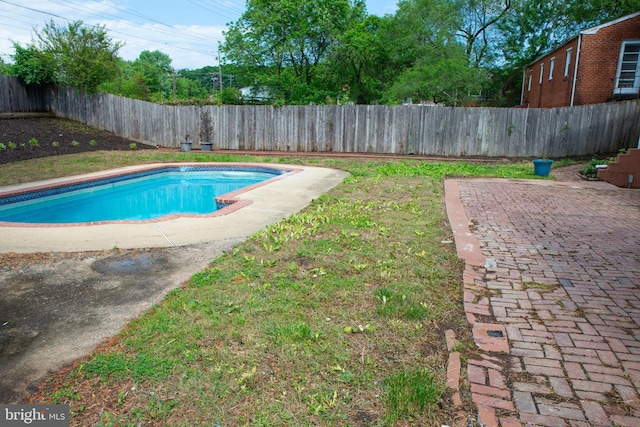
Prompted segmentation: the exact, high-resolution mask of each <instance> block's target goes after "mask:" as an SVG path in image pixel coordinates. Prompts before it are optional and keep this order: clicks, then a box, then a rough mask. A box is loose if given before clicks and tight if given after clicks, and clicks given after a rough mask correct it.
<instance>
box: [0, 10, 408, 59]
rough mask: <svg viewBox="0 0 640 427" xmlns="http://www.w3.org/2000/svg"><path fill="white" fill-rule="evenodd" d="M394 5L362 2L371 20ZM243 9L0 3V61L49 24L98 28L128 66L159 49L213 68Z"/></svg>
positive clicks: (25, 43)
mask: <svg viewBox="0 0 640 427" xmlns="http://www.w3.org/2000/svg"><path fill="white" fill-rule="evenodd" d="M397 1H398V0H366V4H367V10H368V12H369V14H371V15H378V16H383V15H385V14H393V13H394V12H395V10H396V8H397V7H396V4H397ZM244 10H245V1H244V0H179V1H176V0H121V1H111V0H103V1H99V0H30V1H28V2H26V1H24V0H0V58H2V60H3V61H4V62H5V63H10V62H11V55H13V54H14V49H13V43H14V42H16V43H18V44H19V45H21V46H26V45H27V44H29V43H31V41H32V40H33V38H34V36H35V35H34V29H35V30H36V31H40V30H41V29H42V28H43V27H44V25H45V24H46V23H47V22H49V21H51V20H53V21H55V22H56V24H57V25H62V26H66V25H67V23H68V22H72V21H78V20H81V21H83V22H84V23H85V24H87V25H102V26H104V27H105V29H106V30H107V33H108V35H109V37H111V39H112V40H113V41H120V42H124V46H123V47H122V48H121V49H120V50H119V51H118V55H119V56H120V57H121V58H123V59H125V60H128V61H131V60H134V59H136V58H137V57H138V56H139V55H140V52H142V51H143V50H150V51H154V50H159V51H161V52H164V53H166V54H167V55H169V57H171V59H172V64H171V65H172V66H173V68H175V69H184V68H188V69H196V68H201V67H204V66H207V65H217V64H218V58H217V55H218V53H217V52H218V45H219V43H221V42H222V41H223V40H224V36H223V34H222V32H223V31H225V30H226V29H227V24H228V23H229V22H235V21H237V20H238V19H239V18H240V16H241V15H242V13H243V12H244Z"/></svg>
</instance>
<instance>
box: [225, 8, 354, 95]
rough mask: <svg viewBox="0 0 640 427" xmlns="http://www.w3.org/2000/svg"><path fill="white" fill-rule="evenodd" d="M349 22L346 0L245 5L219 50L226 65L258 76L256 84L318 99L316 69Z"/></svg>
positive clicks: (350, 16)
mask: <svg viewBox="0 0 640 427" xmlns="http://www.w3.org/2000/svg"><path fill="white" fill-rule="evenodd" d="M361 3H362V1H361V0H356V4H361ZM352 17H353V15H352V5H351V3H350V2H349V0H276V1H273V0H248V1H247V10H246V11H245V13H244V14H243V15H242V17H241V18H240V19H239V20H238V21H237V22H235V23H232V24H231V25H230V27H229V31H227V32H226V33H225V43H224V45H223V46H222V50H223V52H224V53H225V58H226V60H228V61H231V62H232V63H234V64H236V65H239V66H242V67H250V68H253V69H254V70H260V71H263V73H257V74H255V76H254V77H255V82H254V83H255V84H256V85H268V86H269V87H271V88H273V89H276V90H277V91H278V92H279V93H280V96H281V97H283V98H284V99H287V100H289V101H293V102H305V101H306V99H307V98H308V96H309V95H311V94H313V93H314V92H315V93H316V95H318V94H317V90H318V89H319V88H320V87H321V86H322V85H321V84H318V80H317V79H318V77H319V75H320V67H321V66H322V65H323V61H325V59H326V58H327V57H328V55H329V54H330V52H331V49H332V47H333V46H334V43H335V41H336V40H337V39H338V37H339V36H340V34H342V33H343V32H344V31H345V30H346V29H347V28H348V25H349V19H350V18H352ZM314 86H315V90H314ZM319 96H321V95H319Z"/></svg>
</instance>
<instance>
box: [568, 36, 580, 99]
mask: <svg viewBox="0 0 640 427" xmlns="http://www.w3.org/2000/svg"><path fill="white" fill-rule="evenodd" d="M581 44H582V33H580V34H579V35H578V49H577V50H578V51H577V52H576V65H575V68H574V70H573V85H572V87H571V104H569V107H573V101H574V100H575V97H576V82H577V81H578V62H580V45H581Z"/></svg>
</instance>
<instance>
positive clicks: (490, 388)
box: [444, 179, 521, 427]
mask: <svg viewBox="0 0 640 427" xmlns="http://www.w3.org/2000/svg"><path fill="white" fill-rule="evenodd" d="M459 182H460V180H459V179H446V180H445V183H444V186H445V206H446V212H447V217H448V219H449V224H450V226H451V230H452V231H453V235H454V241H455V245H456V251H457V254H458V257H459V258H460V259H462V260H463V261H464V263H465V267H464V271H463V293H464V298H463V304H464V310H465V314H466V317H467V321H468V322H469V324H470V325H471V327H472V329H473V340H474V342H475V344H476V347H477V348H478V349H479V350H480V353H479V354H480V358H479V359H469V361H468V363H467V366H466V369H467V374H468V379H469V384H470V389H471V390H470V391H471V400H472V401H473V403H475V404H476V405H477V408H478V410H477V415H478V422H479V423H480V425H482V426H491V427H494V426H495V427H516V426H518V427H520V426H521V423H520V421H519V420H518V417H517V412H516V410H515V406H514V404H513V401H512V399H511V391H510V390H509V389H508V387H507V381H506V378H505V376H504V373H503V372H505V371H506V370H507V364H506V362H505V361H504V360H503V359H501V358H500V357H499V355H501V354H509V343H508V340H507V331H506V329H505V327H504V325H501V324H499V323H497V322H496V321H495V318H494V316H493V314H492V313H491V309H490V307H489V298H488V297H487V288H486V285H483V283H482V279H483V275H484V273H486V264H487V261H488V260H486V259H485V257H484V256H483V254H482V249H481V248H480V242H479V241H478V239H477V237H476V236H475V235H474V234H473V233H472V232H471V228H470V226H469V225H470V221H469V218H468V217H467V214H466V212H465V210H464V205H463V204H462V200H461V198H460V188H459ZM450 339H451V337H447V347H448V348H449V352H450V354H449V365H448V366H449V369H448V370H447V385H448V386H449V387H451V388H453V389H454V398H453V400H454V405H455V406H457V407H461V406H462V401H461V400H459V398H460V394H459V382H460V376H461V370H462V366H461V363H460V353H459V352H452V351H451V350H452V347H453V346H452V347H449V340H450ZM453 339H454V340H455V337H453ZM456 386H457V387H456ZM456 397H457V399H456Z"/></svg>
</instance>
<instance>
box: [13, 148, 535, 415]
mask: <svg viewBox="0 0 640 427" xmlns="http://www.w3.org/2000/svg"><path fill="white" fill-rule="evenodd" d="M65 157H68V158H65V159H55V160H53V161H51V159H40V160H33V161H29V162H21V163H29V165H30V167H29V168H24V169H22V170H23V171H25V173H26V172H27V170H29V169H30V172H29V176H30V178H31V179H41V178H42V177H43V175H46V174H48V173H49V171H50V169H49V168H52V169H55V170H56V172H55V173H56V174H67V173H69V171H70V170H73V173H74V174H75V173H82V172H88V171H90V170H97V169H107V168H112V167H118V166H125V165H129V164H134V163H150V162H161V161H187V160H188V161H252V162H256V161H269V162H286V163H306V164H315V165H320V166H329V167H334V168H341V169H345V170H347V171H349V172H350V173H351V176H350V177H348V178H347V179H346V180H345V181H344V183H342V184H341V185H339V186H338V187H336V188H335V189H334V190H332V191H331V192H330V193H328V194H325V195H323V196H321V197H320V198H319V199H318V200H315V201H314V202H313V203H311V205H310V206H309V207H308V208H307V209H305V210H303V211H301V212H299V213H297V214H295V215H292V216H291V217H290V218H287V219H286V220H283V221H281V222H278V223H276V224H273V225H271V226H269V227H267V228H266V229H265V230H263V231H261V232H259V233H256V234H255V235H253V236H252V237H251V238H250V239H249V240H247V241H246V242H244V243H242V244H241V245H239V246H237V247H236V248H234V249H233V250H232V251H230V252H228V253H226V254H225V255H224V256H222V257H220V258H218V259H215V260H213V261H212V262H211V264H210V266H209V268H207V269H206V270H204V271H201V272H197V273H195V274H194V275H193V277H192V278H191V280H190V281H189V282H188V283H186V284H185V285H184V286H183V287H182V288H179V289H176V290H174V291H173V292H171V293H170V294H169V295H168V296H167V297H166V298H165V299H164V300H163V301H162V302H161V303H159V304H157V305H156V306H154V307H153V308H152V309H150V310H149V311H148V312H147V313H146V314H145V315H143V316H141V317H139V318H137V319H136V320H135V321H133V322H132V323H131V324H129V325H128V326H127V327H126V328H125V329H124V330H123V331H122V332H121V333H120V334H119V335H118V336H117V337H115V338H114V339H112V340H111V341H110V342H109V343H108V345H105V346H102V347H101V349H99V350H98V351H97V352H96V353H94V354H93V355H92V356H90V357H88V358H86V359H84V360H82V361H80V362H78V363H76V365H75V366H74V367H73V369H71V370H68V371H66V372H60V373H57V374H55V375H54V376H53V377H52V380H51V381H50V382H48V383H47V384H46V385H45V386H44V387H43V389H42V390H41V392H40V393H38V394H36V395H34V396H32V398H31V401H32V402H33V403H36V402H37V403H44V402H56V403H67V404H69V405H70V406H71V411H72V415H73V416H72V420H71V424H72V425H105V426H106V425H110V426H120V425H121V426H127V425H138V424H152V425H172V426H181V425H182V426H193V425H214V426H216V425H220V426H229V425H234V426H235V425H257V426H267V425H278V426H281V425H291V426H297V425H372V426H376V425H379V426H385V425H409V424H411V425H421V426H428V425H437V426H439V425H441V424H451V423H453V420H454V417H455V416H456V415H457V414H456V413H454V412H453V408H452V405H451V404H450V398H449V395H448V392H447V390H446V388H445V386H444V384H445V381H446V370H447V356H448V354H447V350H446V345H445V342H444V330H445V329H454V330H455V331H456V333H457V335H458V339H459V340H460V341H461V345H460V347H461V348H462V349H465V348H468V349H472V348H473V345H471V344H470V343H471V337H470V334H469V331H468V325H467V324H466V320H465V316H464V312H463V308H462V301H461V298H462V289H461V287H462V279H461V274H462V267H463V266H462V262H461V261H460V260H459V259H458V258H457V256H456V253H455V248H454V246H453V245H452V244H451V243H448V242H451V241H452V240H453V237H452V234H451V229H450V227H449V224H448V223H447V218H446V215H445V209H444V198H443V192H444V190H443V177H444V176H446V175H457V176H499V177H522V178H532V177H533V170H532V166H531V165H530V164H525V163H521V164H513V165H506V164H497V165H496V164H472V163H466V162H425V161H414V160H402V161H399V160H396V161H393V160H375V161H374V160H357V159H337V158H313V159H304V160H303V159H294V158H257V157H245V156H216V155H214V156H212V155H193V154H177V153H152V154H149V153H138V152H117V153H91V154H87V155H84V156H80V155H78V156H65ZM7 166H9V167H11V166H12V165H7ZM7 166H1V167H0V175H2V172H3V171H4V170H5V169H6V168H7ZM22 167H23V166H22V165H20V168H22ZM39 174H41V175H39ZM58 176H59V175H58ZM48 177H50V176H48ZM11 179H14V178H11ZM463 351H464V350H463ZM467 404H470V402H467Z"/></svg>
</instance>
